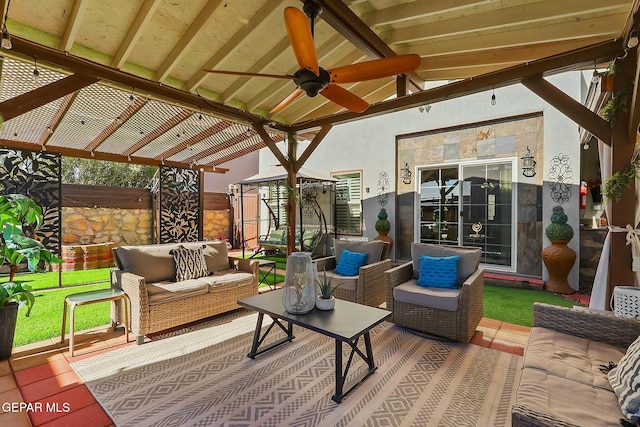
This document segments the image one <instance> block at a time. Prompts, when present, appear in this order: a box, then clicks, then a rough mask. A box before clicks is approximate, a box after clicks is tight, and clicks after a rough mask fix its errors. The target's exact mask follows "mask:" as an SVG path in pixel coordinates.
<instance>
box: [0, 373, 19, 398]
mask: <svg viewBox="0 0 640 427" xmlns="http://www.w3.org/2000/svg"><path fill="white" fill-rule="evenodd" d="M15 388H17V386H16V381H15V380H14V378H13V374H8V375H3V376H1V377H0V393H4V392H5V391H9V390H12V389H15ZM0 403H2V402H0Z"/></svg>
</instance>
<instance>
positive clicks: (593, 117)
mask: <svg viewBox="0 0 640 427" xmlns="http://www.w3.org/2000/svg"><path fill="white" fill-rule="evenodd" d="M522 84H523V85H524V86H525V87H526V88H527V89H529V90H530V91H532V92H533V93H535V94H536V95H538V96H539V97H540V98H542V99H543V100H545V101H546V102H548V103H549V104H551V105H553V106H554V107H555V108H556V109H557V110H559V111H560V112H561V113H562V114H564V115H565V116H567V117H569V118H570V119H571V120H573V121H574V122H576V123H577V124H578V125H580V126H582V127H583V128H584V129H586V130H587V131H589V132H591V134H592V135H593V136H595V137H596V138H598V139H599V140H600V141H602V142H604V143H605V144H608V145H611V127H610V126H609V122H607V121H606V120H604V119H603V118H602V117H600V116H598V115H597V114H596V113H594V112H593V111H591V110H589V109H588V108H587V107H585V106H584V105H582V104H581V103H579V102H578V101H576V100H575V99H573V98H571V97H570V96H569V95H567V94H566V93H564V92H562V91H561V90H560V89H558V88H557V87H555V86H554V85H552V84H551V83H549V82H548V81H546V80H545V79H543V78H542V76H535V77H529V78H526V79H523V80H522Z"/></svg>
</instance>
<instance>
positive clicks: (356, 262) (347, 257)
mask: <svg viewBox="0 0 640 427" xmlns="http://www.w3.org/2000/svg"><path fill="white" fill-rule="evenodd" d="M368 256H369V254H367V253H366V252H351V251H349V250H347V249H344V250H343V251H342V255H341V256H340V260H339V261H338V264H337V265H336V269H335V270H334V271H335V273H336V274H340V275H341V276H357V275H358V274H359V273H360V267H362V266H363V265H365V264H366V263H367V258H368Z"/></svg>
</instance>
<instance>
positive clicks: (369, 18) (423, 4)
mask: <svg viewBox="0 0 640 427" xmlns="http://www.w3.org/2000/svg"><path fill="white" fill-rule="evenodd" d="M491 2H492V0H484V1H481V0H430V1H411V2H407V3H403V4H400V5H396V6H391V7H387V8H384V9H378V10H374V11H371V12H366V13H363V14H362V16H361V17H360V18H361V19H362V21H364V22H365V23H366V24H367V25H369V26H371V27H376V26H381V25H389V24H395V23H398V22H403V21H411V20H414V19H420V18H425V17H428V16H433V15H438V14H443V13H445V12H452V11H454V10H462V9H467V8H469V7H470V6H480V5H482V4H487V3H491Z"/></svg>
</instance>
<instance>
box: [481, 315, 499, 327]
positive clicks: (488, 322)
mask: <svg viewBox="0 0 640 427" xmlns="http://www.w3.org/2000/svg"><path fill="white" fill-rule="evenodd" d="M501 324H502V321H500V320H495V319H488V318H486V317H483V318H482V319H480V323H479V325H480V326H484V327H485V328H492V329H499V328H500V325H501Z"/></svg>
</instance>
